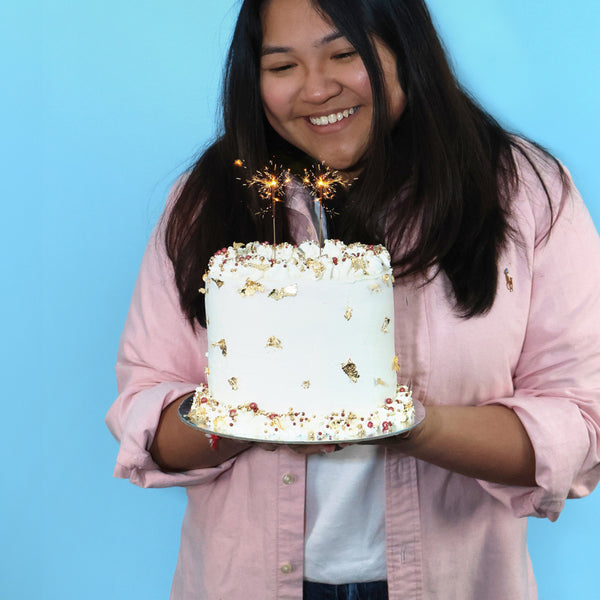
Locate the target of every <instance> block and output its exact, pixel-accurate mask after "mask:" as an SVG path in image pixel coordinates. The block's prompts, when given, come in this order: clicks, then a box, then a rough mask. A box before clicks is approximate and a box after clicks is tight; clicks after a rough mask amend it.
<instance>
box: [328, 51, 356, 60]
mask: <svg viewBox="0 0 600 600" xmlns="http://www.w3.org/2000/svg"><path fill="white" fill-rule="evenodd" d="M357 54H358V52H357V51H356V50H348V51H346V52H338V53H337V54H334V55H333V58H335V59H336V60H344V59H348V58H351V57H353V56H356V55H357Z"/></svg>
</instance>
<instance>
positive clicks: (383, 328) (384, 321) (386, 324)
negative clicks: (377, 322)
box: [381, 317, 390, 333]
mask: <svg viewBox="0 0 600 600" xmlns="http://www.w3.org/2000/svg"><path fill="white" fill-rule="evenodd" d="M389 324H390V319H389V318H388V317H386V318H385V319H384V320H383V325H382V326H381V331H383V333H387V332H388V325H389Z"/></svg>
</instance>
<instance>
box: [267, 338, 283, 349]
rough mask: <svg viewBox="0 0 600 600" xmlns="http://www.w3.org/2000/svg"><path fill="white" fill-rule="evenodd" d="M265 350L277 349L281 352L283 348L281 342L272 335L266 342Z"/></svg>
mask: <svg viewBox="0 0 600 600" xmlns="http://www.w3.org/2000/svg"><path fill="white" fill-rule="evenodd" d="M266 347H267V348H279V349H281V350H283V346H282V345H281V340H280V339H278V338H276V337H275V336H274V335H272V336H271V337H270V338H269V339H268V340H267V345H266Z"/></svg>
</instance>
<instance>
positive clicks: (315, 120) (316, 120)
mask: <svg viewBox="0 0 600 600" xmlns="http://www.w3.org/2000/svg"><path fill="white" fill-rule="evenodd" d="M357 110H358V107H355V108H347V109H345V110H343V111H341V112H338V113H331V114H330V115H323V116H322V117H310V122H311V123H312V124H313V125H333V123H337V122H338V121H341V120H342V119H347V118H348V117H349V116H350V115H353V114H354V113H355V112H356V111H357Z"/></svg>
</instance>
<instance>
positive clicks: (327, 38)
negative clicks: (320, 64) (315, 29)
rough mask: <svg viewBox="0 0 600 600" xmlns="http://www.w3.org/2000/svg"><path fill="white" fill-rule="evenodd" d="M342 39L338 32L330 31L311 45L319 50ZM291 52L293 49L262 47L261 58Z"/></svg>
mask: <svg viewBox="0 0 600 600" xmlns="http://www.w3.org/2000/svg"><path fill="white" fill-rule="evenodd" d="M342 37H344V36H343V34H341V33H340V32H339V31H332V32H331V33H329V34H327V35H326V36H324V37H322V38H321V39H320V40H317V41H316V42H315V43H314V44H313V45H314V47H315V48H321V47H322V46H326V45H327V44H329V43H331V42H333V41H334V40H339V39H340V38H342ZM292 50H293V48H292V47H291V46H263V48H262V51H261V56H268V55H269V54H282V53H286V52H291V51H292Z"/></svg>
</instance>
